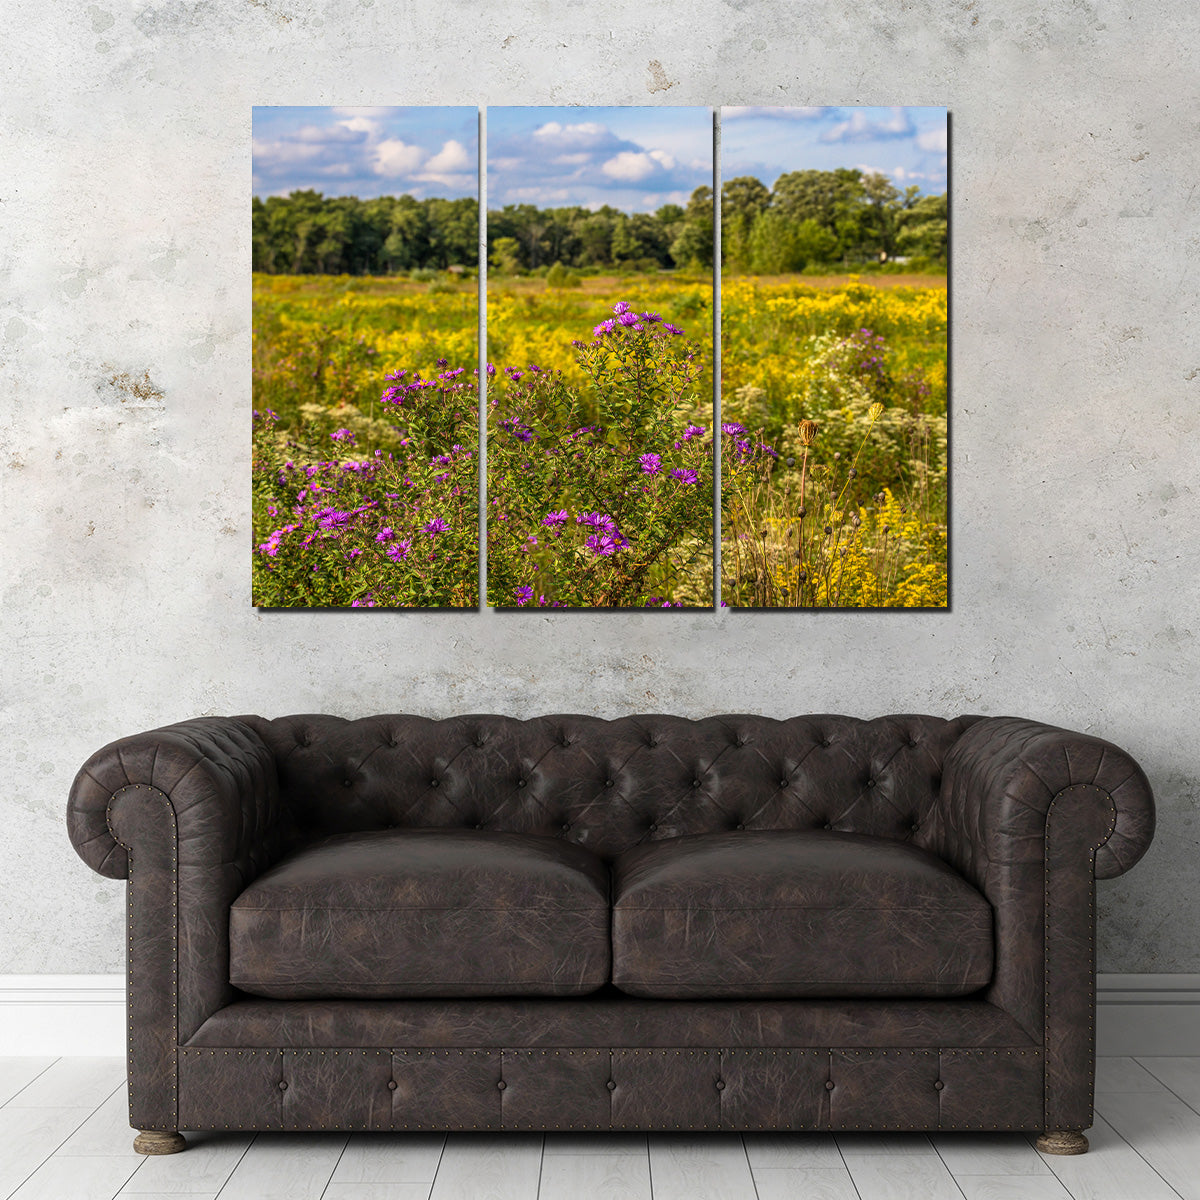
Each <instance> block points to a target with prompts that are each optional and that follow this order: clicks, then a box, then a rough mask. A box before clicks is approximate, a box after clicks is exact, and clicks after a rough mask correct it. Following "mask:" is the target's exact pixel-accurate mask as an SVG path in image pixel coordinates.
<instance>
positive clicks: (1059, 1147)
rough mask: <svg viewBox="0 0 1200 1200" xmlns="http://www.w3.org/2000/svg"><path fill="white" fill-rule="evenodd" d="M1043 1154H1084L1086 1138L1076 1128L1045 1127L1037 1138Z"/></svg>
mask: <svg viewBox="0 0 1200 1200" xmlns="http://www.w3.org/2000/svg"><path fill="white" fill-rule="evenodd" d="M1037 1148H1038V1149H1039V1150H1040V1151H1041V1152H1042V1153H1043V1154H1086V1153H1087V1152H1088V1140H1087V1138H1086V1137H1084V1136H1083V1134H1082V1133H1080V1131H1079V1130H1078V1129H1047V1130H1046V1132H1045V1133H1043V1134H1042V1135H1041V1136H1040V1137H1039V1138H1038V1140H1037Z"/></svg>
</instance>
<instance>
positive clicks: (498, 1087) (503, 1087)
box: [496, 1079, 508, 1091]
mask: <svg viewBox="0 0 1200 1200" xmlns="http://www.w3.org/2000/svg"><path fill="white" fill-rule="evenodd" d="M496 1087H497V1089H498V1090H499V1091H504V1089H505V1088H506V1087H508V1084H507V1083H505V1082H504V1080H503V1079H502V1080H500V1082H499V1083H498V1084H496Z"/></svg>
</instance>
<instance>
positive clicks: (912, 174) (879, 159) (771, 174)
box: [721, 106, 948, 194]
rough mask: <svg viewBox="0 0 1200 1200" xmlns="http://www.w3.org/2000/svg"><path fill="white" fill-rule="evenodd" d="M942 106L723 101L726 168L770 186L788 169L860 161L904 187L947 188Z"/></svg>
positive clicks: (728, 174)
mask: <svg viewBox="0 0 1200 1200" xmlns="http://www.w3.org/2000/svg"><path fill="white" fill-rule="evenodd" d="M946 135H947V125H946V110H945V109H944V108H913V107H901V106H896V107H892V108H855V107H843V108H723V109H721V175H722V177H723V178H724V179H734V178H736V177H737V176H739V175H753V176H755V177H756V178H758V179H760V180H762V182H763V183H765V184H766V185H767V186H768V187H771V186H773V185H774V183H775V180H776V179H778V178H779V176H780V175H783V174H784V173H786V172H787V171H802V170H807V169H810V168H815V169H816V170H818V171H832V170H833V169H834V168H836V167H859V168H860V169H861V170H863V171H864V172H867V171H869V172H874V173H876V174H881V175H886V176H887V177H888V178H889V179H890V180H891V181H892V183H894V184H895V185H896V186H897V187H898V188H900V190H901V191H903V190H904V189H905V188H906V187H909V186H911V185H913V184H915V185H916V186H917V187H919V188H920V189H921V191H922V193H925V194H931V193H941V192H944V191H945V190H946V187H947V178H948V176H947V146H946Z"/></svg>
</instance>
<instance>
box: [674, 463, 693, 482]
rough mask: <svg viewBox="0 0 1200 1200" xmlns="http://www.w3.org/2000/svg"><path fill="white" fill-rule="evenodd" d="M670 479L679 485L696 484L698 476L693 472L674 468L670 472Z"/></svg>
mask: <svg viewBox="0 0 1200 1200" xmlns="http://www.w3.org/2000/svg"><path fill="white" fill-rule="evenodd" d="M671 478H672V479H678V480H679V482H680V483H696V482H697V481H698V480H699V478H700V476H699V475H697V474H696V472H695V471H689V470H685V469H684V468H683V467H676V468H675V470H673V471H672V472H671Z"/></svg>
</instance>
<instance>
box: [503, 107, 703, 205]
mask: <svg viewBox="0 0 1200 1200" xmlns="http://www.w3.org/2000/svg"><path fill="white" fill-rule="evenodd" d="M487 141H488V175H487V189H488V196H487V202H488V207H489V208H503V207H504V205H506V204H536V205H537V206H538V207H539V208H557V207H560V206H564V205H572V204H578V205H582V206H583V207H585V208H599V207H600V206H601V205H604V204H611V205H612V206H613V207H614V208H619V209H622V210H623V211H625V212H653V211H654V210H655V209H656V208H659V207H661V206H662V205H664V204H671V203H674V204H686V203H687V200H688V197H689V196H690V195H691V194H692V191H693V190H694V189H695V188H697V187H700V186H705V187H712V182H713V153H712V152H713V118H712V110H711V109H710V108H670V107H644V108H596V107H569V108H549V107H544V108H491V107H489V108H488V110H487Z"/></svg>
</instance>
